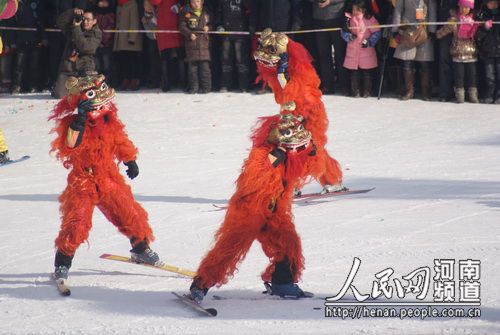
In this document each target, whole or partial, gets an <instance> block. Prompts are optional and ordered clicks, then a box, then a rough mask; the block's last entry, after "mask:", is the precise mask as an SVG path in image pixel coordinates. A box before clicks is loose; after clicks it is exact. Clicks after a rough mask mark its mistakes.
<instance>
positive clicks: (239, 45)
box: [221, 38, 250, 90]
mask: <svg viewBox="0 0 500 335" xmlns="http://www.w3.org/2000/svg"><path fill="white" fill-rule="evenodd" d="M249 59H250V53H249V41H248V39H247V38H237V39H229V38H226V39H223V40H222V55H221V60H222V77H221V87H225V88H231V87H232V82H233V71H234V68H235V67H236V70H237V71H238V82H239V87H240V89H244V90H248V89H249V87H250V78H249V71H248V63H249Z"/></svg>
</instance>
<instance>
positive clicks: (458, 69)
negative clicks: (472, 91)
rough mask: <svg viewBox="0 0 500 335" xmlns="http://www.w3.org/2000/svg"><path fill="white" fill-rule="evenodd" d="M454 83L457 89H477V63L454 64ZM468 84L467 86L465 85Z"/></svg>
mask: <svg viewBox="0 0 500 335" xmlns="http://www.w3.org/2000/svg"><path fill="white" fill-rule="evenodd" d="M453 82H454V84H455V87H456V88H464V87H465V86H467V87H477V84H476V82H477V80H476V62H473V63H458V62H453ZM465 83H467V85H465Z"/></svg>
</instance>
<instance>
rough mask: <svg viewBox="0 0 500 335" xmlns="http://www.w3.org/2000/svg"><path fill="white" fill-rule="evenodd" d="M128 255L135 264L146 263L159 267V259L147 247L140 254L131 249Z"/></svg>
mask: <svg viewBox="0 0 500 335" xmlns="http://www.w3.org/2000/svg"><path fill="white" fill-rule="evenodd" d="M130 255H131V256H130V259H131V260H133V261H134V262H137V263H146V264H149V265H155V266H158V265H161V261H160V257H159V256H158V254H157V253H156V252H154V251H153V250H152V249H150V248H149V247H148V248H146V249H145V250H144V251H143V252H141V253H136V252H134V249H132V250H130Z"/></svg>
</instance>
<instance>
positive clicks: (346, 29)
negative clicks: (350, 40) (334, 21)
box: [341, 18, 351, 34]
mask: <svg viewBox="0 0 500 335" xmlns="http://www.w3.org/2000/svg"><path fill="white" fill-rule="evenodd" d="M349 25H350V21H349V19H348V18H346V19H345V20H344V22H343V23H342V27H341V29H342V32H343V33H344V34H346V33H348V32H350V31H351V30H350V29H349Z"/></svg>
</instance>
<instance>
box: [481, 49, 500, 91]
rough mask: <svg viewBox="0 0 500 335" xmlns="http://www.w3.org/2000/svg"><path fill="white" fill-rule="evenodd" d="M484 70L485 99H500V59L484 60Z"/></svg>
mask: <svg viewBox="0 0 500 335" xmlns="http://www.w3.org/2000/svg"><path fill="white" fill-rule="evenodd" d="M483 68H484V77H485V92H484V98H485V99H488V98H492V99H495V98H496V99H500V57H496V58H483ZM495 86H496V90H495Z"/></svg>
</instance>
